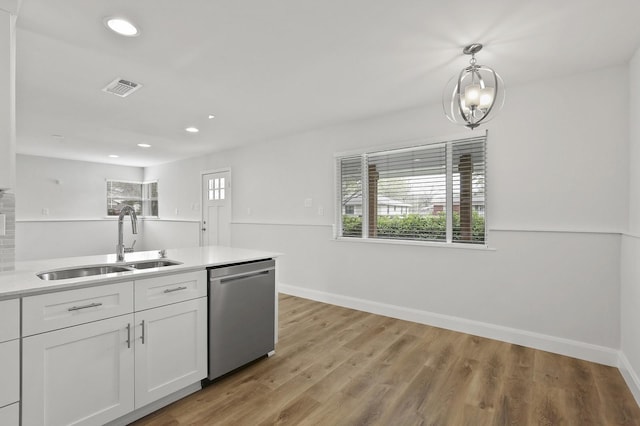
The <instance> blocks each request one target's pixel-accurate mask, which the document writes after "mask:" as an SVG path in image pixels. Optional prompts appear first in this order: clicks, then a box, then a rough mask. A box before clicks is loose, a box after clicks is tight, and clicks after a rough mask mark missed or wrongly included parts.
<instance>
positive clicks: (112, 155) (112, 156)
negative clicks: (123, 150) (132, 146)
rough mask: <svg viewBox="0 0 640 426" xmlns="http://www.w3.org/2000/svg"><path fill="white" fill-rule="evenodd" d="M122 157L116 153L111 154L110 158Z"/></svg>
mask: <svg viewBox="0 0 640 426" xmlns="http://www.w3.org/2000/svg"><path fill="white" fill-rule="evenodd" d="M118 157H120V156H119V155H115V154H109V158H118Z"/></svg>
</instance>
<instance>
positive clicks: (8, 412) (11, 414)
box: [0, 402, 20, 426]
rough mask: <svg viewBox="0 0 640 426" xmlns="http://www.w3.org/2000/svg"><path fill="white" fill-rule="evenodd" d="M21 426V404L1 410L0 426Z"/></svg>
mask: <svg viewBox="0 0 640 426" xmlns="http://www.w3.org/2000/svg"><path fill="white" fill-rule="evenodd" d="M19 424H20V404H19V403H17V402H16V403H15V404H11V405H7V406H6V407H2V408H0V425H2V426H19Z"/></svg>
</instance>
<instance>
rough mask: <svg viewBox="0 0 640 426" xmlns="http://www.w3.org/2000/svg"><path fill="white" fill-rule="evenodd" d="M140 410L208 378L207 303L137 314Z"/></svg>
mask: <svg viewBox="0 0 640 426" xmlns="http://www.w3.org/2000/svg"><path fill="white" fill-rule="evenodd" d="M135 318H136V327H135V330H136V344H135V376H136V385H135V389H136V390H135V395H136V396H135V401H136V408H140V407H143V406H145V405H147V404H149V403H151V402H153V401H155V400H157V399H159V398H162V397H164V396H167V395H170V394H172V393H173V392H176V391H178V390H180V389H182V388H184V387H186V386H189V385H191V384H193V383H196V382H198V381H200V380H201V379H204V378H205V377H206V376H207V299H206V297H201V298H198V299H193V300H188V301H185V302H179V303H174V304H171V305H167V306H162V307H159V308H153V309H148V310H145V311H141V312H136V314H135Z"/></svg>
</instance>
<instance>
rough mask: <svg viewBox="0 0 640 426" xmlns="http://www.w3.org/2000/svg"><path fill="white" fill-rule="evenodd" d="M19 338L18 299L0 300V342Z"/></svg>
mask: <svg viewBox="0 0 640 426" xmlns="http://www.w3.org/2000/svg"><path fill="white" fill-rule="evenodd" d="M18 338H20V299H9V300H2V301H0V342H6V341H8V340H13V339H18Z"/></svg>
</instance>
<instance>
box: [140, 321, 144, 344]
mask: <svg viewBox="0 0 640 426" xmlns="http://www.w3.org/2000/svg"><path fill="white" fill-rule="evenodd" d="M140 326H142V337H141V339H142V344H143V345H144V320H142V322H141V323H140Z"/></svg>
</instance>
